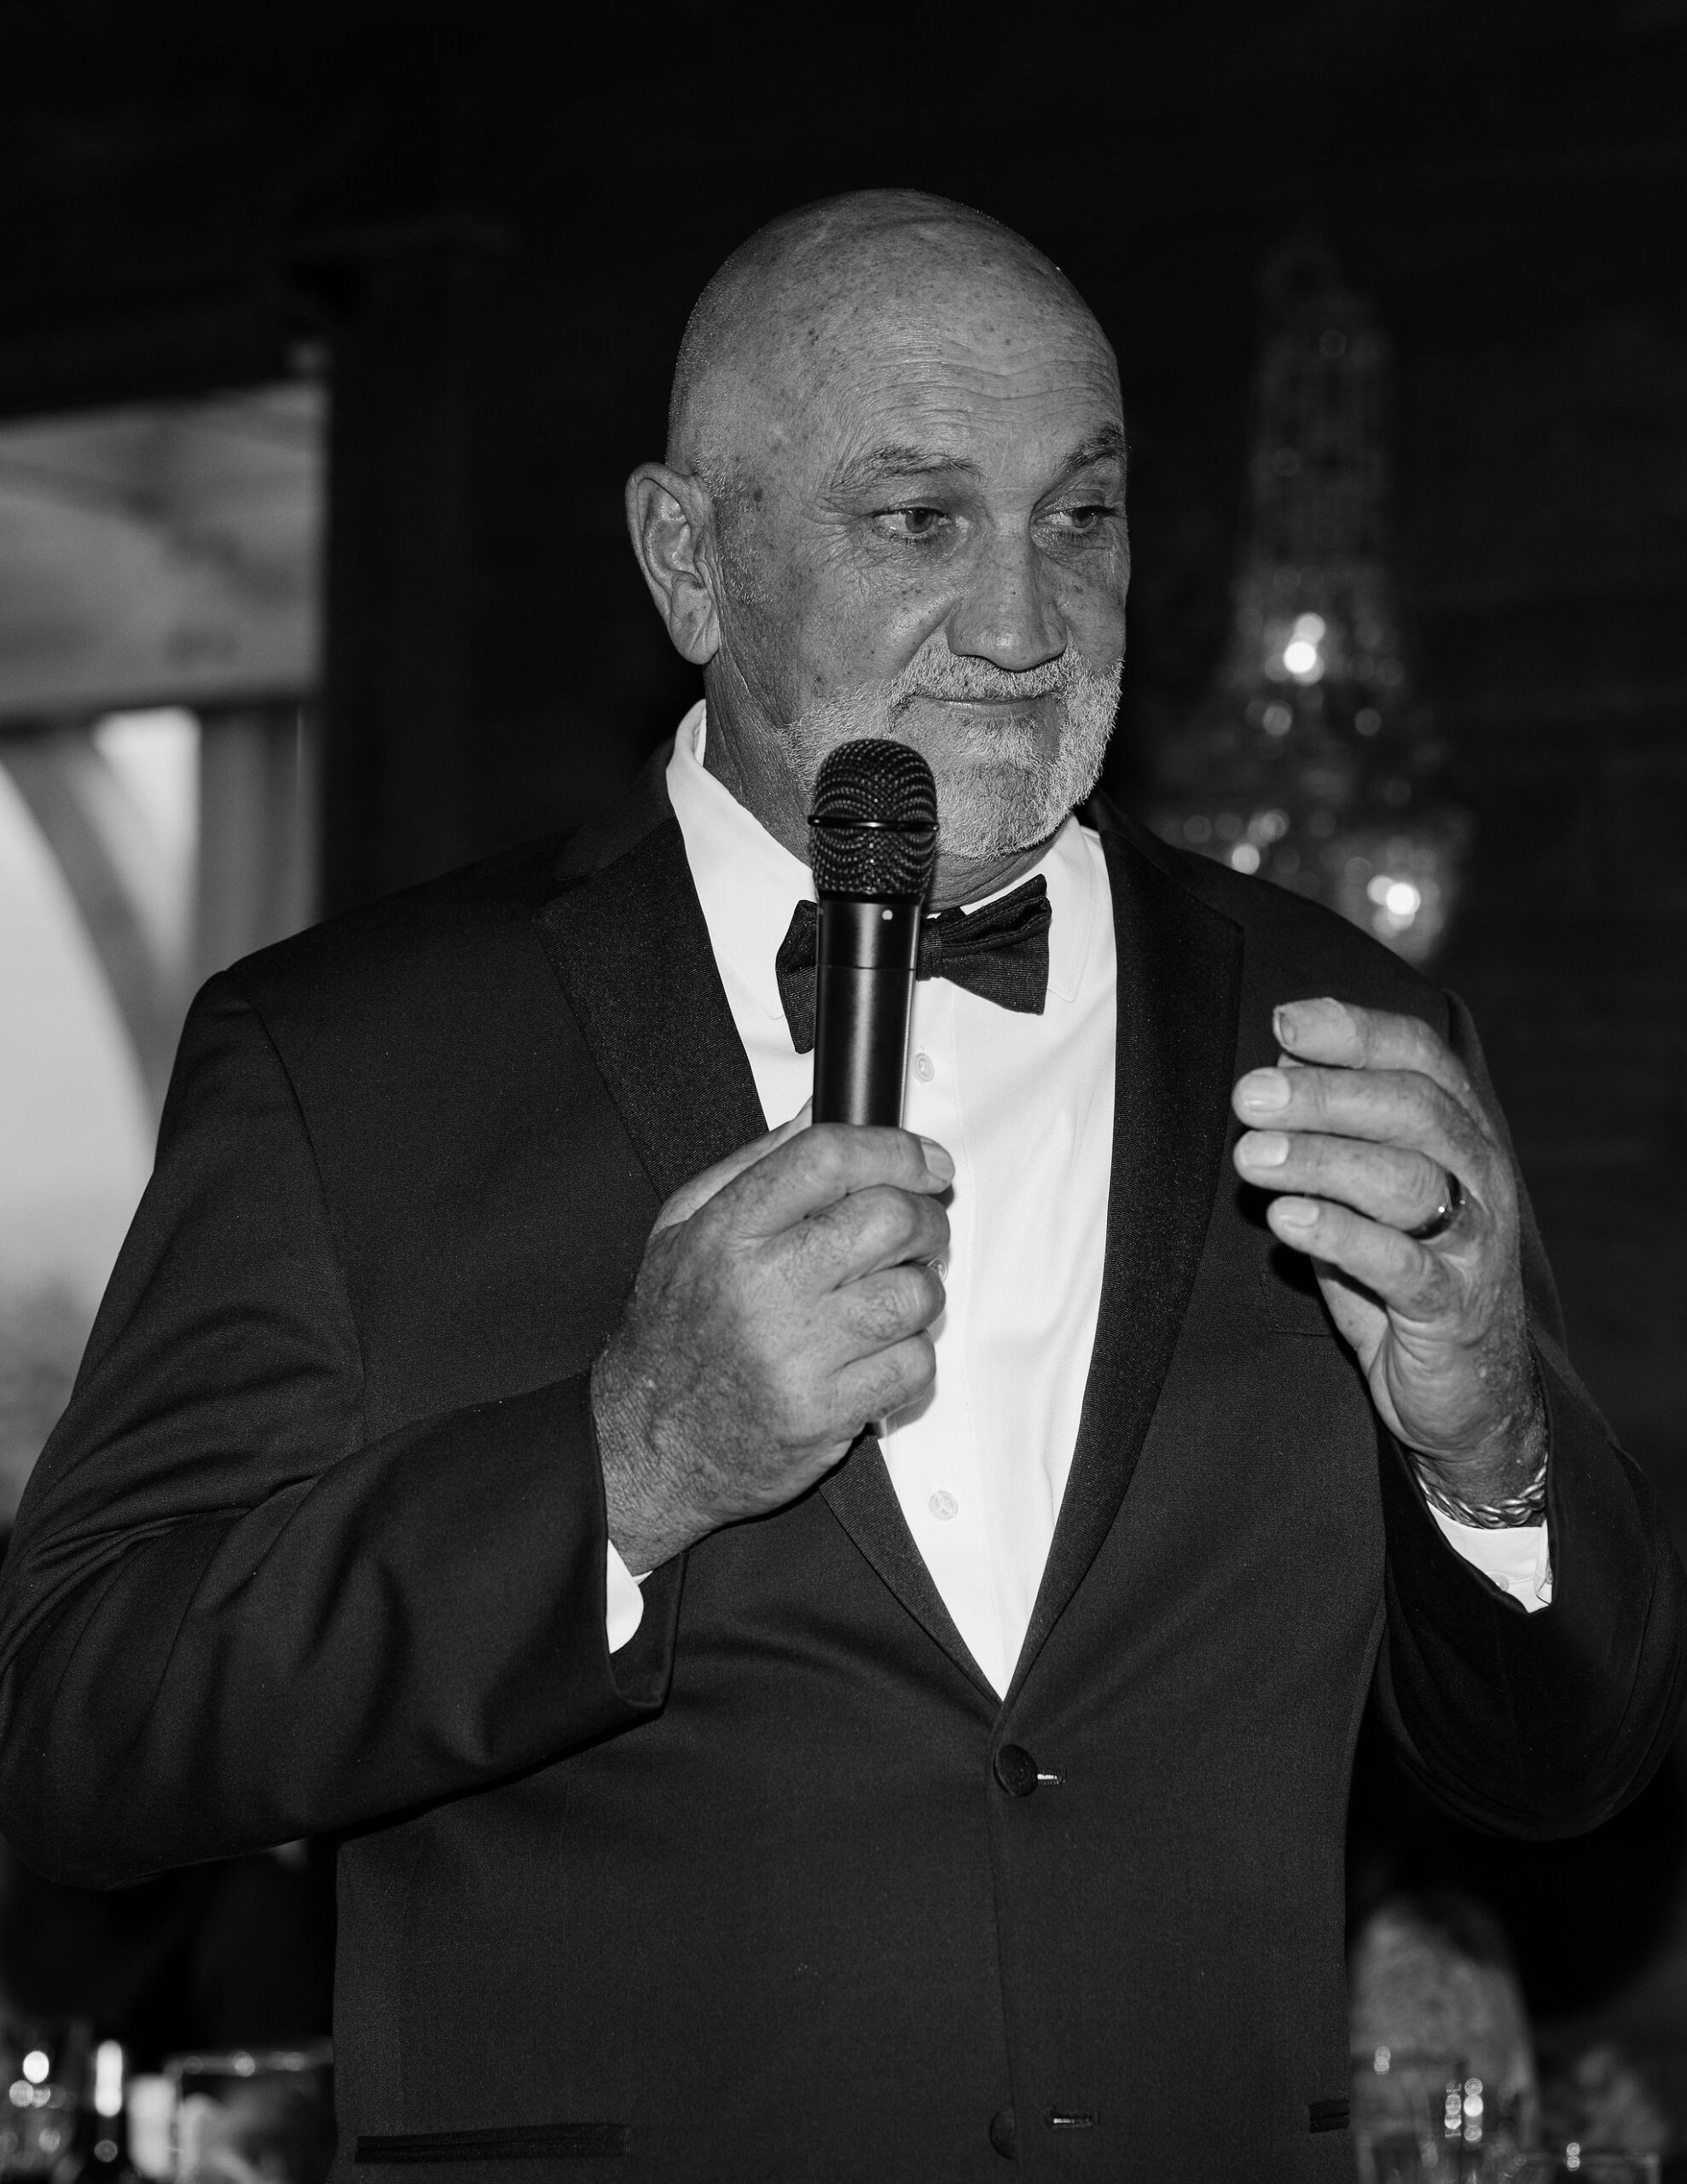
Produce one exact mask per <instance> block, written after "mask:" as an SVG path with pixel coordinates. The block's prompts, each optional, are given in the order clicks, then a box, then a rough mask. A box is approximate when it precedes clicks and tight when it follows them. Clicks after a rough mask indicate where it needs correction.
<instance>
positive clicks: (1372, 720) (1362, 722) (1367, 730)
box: [1354, 706, 1383, 735]
mask: <svg viewBox="0 0 1687 2184" xmlns="http://www.w3.org/2000/svg"><path fill="white" fill-rule="evenodd" d="M1382 725H1383V716H1382V714H1381V713H1379V712H1377V708H1376V706H1360V707H1359V711H1358V712H1356V713H1355V714H1354V727H1355V728H1356V729H1358V730H1359V734H1360V735H1375V734H1376V733H1377V729H1379V728H1381V726H1382Z"/></svg>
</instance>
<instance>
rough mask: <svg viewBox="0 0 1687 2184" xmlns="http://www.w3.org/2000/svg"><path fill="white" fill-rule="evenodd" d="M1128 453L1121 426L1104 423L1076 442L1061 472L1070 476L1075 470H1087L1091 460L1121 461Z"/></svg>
mask: <svg viewBox="0 0 1687 2184" xmlns="http://www.w3.org/2000/svg"><path fill="white" fill-rule="evenodd" d="M1128 453H1129V450H1128V448H1127V446H1126V444H1125V435H1124V432H1123V429H1122V427H1120V426H1118V425H1104V426H1103V427H1102V428H1101V430H1100V431H1099V433H1091V434H1090V436H1089V438H1088V439H1087V440H1080V441H1079V442H1078V444H1077V445H1076V446H1075V448H1074V449H1073V450H1072V452H1071V453H1070V455H1069V456H1067V458H1066V460H1065V462H1064V465H1063V466H1062V469H1063V473H1064V475H1065V476H1067V477H1070V475H1071V474H1072V473H1073V472H1074V471H1075V470H1087V469H1088V468H1089V466H1090V464H1091V463H1092V462H1124V461H1125V460H1126V459H1127V456H1128Z"/></svg>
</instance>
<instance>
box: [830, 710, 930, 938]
mask: <svg viewBox="0 0 1687 2184" xmlns="http://www.w3.org/2000/svg"><path fill="white" fill-rule="evenodd" d="M936 861H937V784H936V781H933V779H932V778H931V769H930V766H928V765H927V764H926V763H925V759H924V758H921V756H920V755H919V752H918V751H915V750H913V749H912V748H911V747H910V746H908V745H907V744H906V743H896V742H893V741H891V740H890V737H889V736H879V735H869V736H862V737H861V738H860V739H859V740H858V741H855V742H853V743H840V744H839V745H838V746H837V748H836V749H835V750H832V751H828V752H827V753H826V757H825V758H824V759H823V760H822V761H821V762H820V775H819V777H818V779H817V780H816V781H815V801H814V808H813V810H811V811H810V812H809V865H810V867H811V868H812V869H813V872H814V875H815V891H816V892H817V893H820V894H821V895H860V896H866V897H868V898H870V899H871V898H873V897H879V896H891V897H905V898H906V897H921V896H923V895H924V894H925V892H926V890H927V888H928V887H930V884H931V871H932V868H933V866H934V865H935V864H936Z"/></svg>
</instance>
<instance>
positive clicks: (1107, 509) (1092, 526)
mask: <svg viewBox="0 0 1687 2184" xmlns="http://www.w3.org/2000/svg"><path fill="white" fill-rule="evenodd" d="M1116 514H1118V510H1117V509H1116V508H1114V507H1112V506H1111V504H1110V502H1105V501H1095V502H1089V503H1087V504H1086V505H1085V506H1083V507H1081V508H1055V509H1054V510H1053V511H1052V520H1053V521H1054V523H1055V524H1056V525H1057V526H1058V528H1059V529H1060V530H1062V531H1069V532H1075V533H1076V534H1077V535H1078V536H1079V537H1083V536H1084V535H1085V534H1086V533H1087V532H1089V531H1099V529H1100V528H1101V526H1102V525H1103V524H1104V523H1105V522H1106V520H1107V519H1108V517H1109V516H1110V515H1116Z"/></svg>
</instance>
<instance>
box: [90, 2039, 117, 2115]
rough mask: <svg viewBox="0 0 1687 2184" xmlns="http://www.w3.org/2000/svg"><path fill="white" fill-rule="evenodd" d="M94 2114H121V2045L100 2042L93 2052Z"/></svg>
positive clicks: (106, 2041)
mask: <svg viewBox="0 0 1687 2184" xmlns="http://www.w3.org/2000/svg"><path fill="white" fill-rule="evenodd" d="M94 2113H95V2114H96V2116H120V2115H122V2113H123V2043H122V2042H120V2041H117V2040H102V2041H101V2042H100V2044H99V2046H98V2047H96V2049H95V2050H94Z"/></svg>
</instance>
